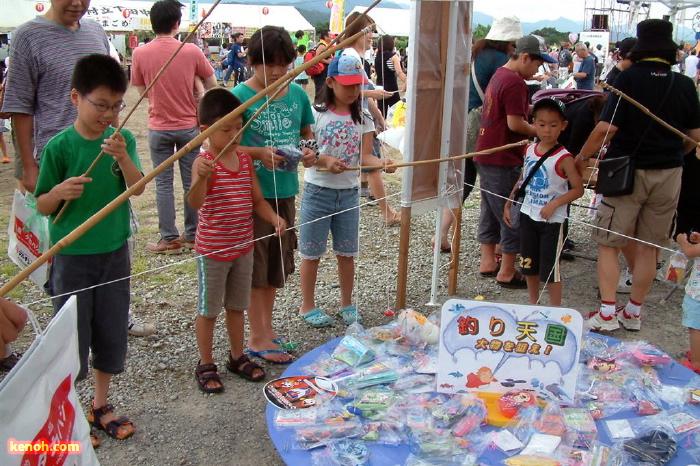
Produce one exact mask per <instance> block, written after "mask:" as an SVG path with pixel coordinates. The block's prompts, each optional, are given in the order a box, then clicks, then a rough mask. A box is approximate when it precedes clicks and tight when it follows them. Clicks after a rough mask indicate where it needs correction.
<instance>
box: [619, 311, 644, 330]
mask: <svg viewBox="0 0 700 466" xmlns="http://www.w3.org/2000/svg"><path fill="white" fill-rule="evenodd" d="M617 320H618V321H619V322H620V324H622V326H623V327H625V330H627V331H628V332H639V330H640V329H641V328H642V316H641V315H639V316H635V315H630V314H627V311H626V310H625V308H624V306H621V307H618V308H617Z"/></svg>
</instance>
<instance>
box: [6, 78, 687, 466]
mask: <svg viewBox="0 0 700 466" xmlns="http://www.w3.org/2000/svg"><path fill="white" fill-rule="evenodd" d="M310 89H311V88H310ZM135 100H136V97H135V92H134V91H133V90H130V91H129V94H128V96H127V101H128V102H130V103H131V102H134V101H135ZM127 127H128V128H129V129H131V130H132V131H133V132H134V134H135V136H136V137H137V140H138V147H139V149H140V154H141V159H142V164H143V166H144V169H145V170H150V168H151V162H150V160H149V155H148V149H147V147H148V145H147V139H146V136H147V133H146V110H145V106H144V107H143V108H140V109H138V110H137V112H135V114H134V117H133V121H132V122H130V123H129V124H128V125H127ZM10 153H11V155H13V151H12V149H11V148H10ZM0 179H1V180H2V182H1V183H0V186H1V188H0V189H1V192H2V198H1V200H0V202H2V204H3V205H2V208H1V209H0V224H2V225H6V224H7V222H8V218H9V211H10V206H11V202H12V189H13V188H14V181H13V179H12V171H11V165H2V166H0ZM176 179H178V177H177V176H176ZM385 180H387V181H388V191H389V193H398V192H399V191H400V181H399V180H400V174H398V175H386V176H385ZM478 202H479V201H478V195H472V197H470V198H469V200H468V201H467V203H466V206H465V209H464V211H463V222H462V250H461V254H460V273H459V286H458V290H457V295H456V297H458V298H464V299H472V298H474V297H475V296H477V295H482V296H484V297H485V299H486V300H489V301H496V302H518V303H526V302H527V292H526V291H513V290H505V289H502V288H500V287H499V286H498V285H497V284H496V283H495V281H494V280H493V279H483V278H480V277H479V276H478V274H477V273H476V271H477V270H476V269H477V266H478V260H479V247H478V244H477V243H476V241H475V240H474V237H475V226H476V222H477V219H478V212H479V209H478ZM580 203H581V204H585V201H583V200H581V201H580ZM391 204H392V205H393V206H394V207H395V208H396V207H398V204H399V201H398V196H395V197H393V198H392V200H391ZM134 206H135V209H136V211H137V213H138V215H139V218H140V222H141V231H140V233H139V235H138V237H137V252H136V257H135V260H134V264H133V273H135V274H136V273H141V275H139V276H137V277H135V278H134V279H133V280H132V297H133V308H134V309H135V312H136V315H137V316H138V317H139V318H140V319H142V320H145V321H149V322H153V323H154V324H155V325H156V326H157V328H158V333H157V334H156V335H152V336H150V337H146V338H136V337H129V352H128V356H127V370H126V372H125V373H124V374H121V375H119V376H117V377H115V378H114V379H113V383H112V386H111V401H112V402H113V403H114V404H115V405H116V406H117V409H118V413H119V414H124V415H127V416H129V417H131V419H132V420H133V421H134V423H135V425H136V427H137V429H138V430H137V432H136V434H135V435H134V436H133V437H132V438H131V439H129V440H126V441H116V440H112V439H109V438H106V436H104V435H102V436H101V439H102V446H101V447H100V448H99V449H98V450H97V456H98V458H99V460H100V462H101V463H102V464H104V465H117V464H143V465H162V464H168V465H169V464H174V465H197V464H211V463H222V464H236V465H256V466H260V465H261V464H264V465H278V464H283V463H282V461H281V459H280V457H279V455H278V454H277V452H276V450H275V448H274V446H273V444H272V443H271V441H270V439H269V436H268V434H267V426H266V422H265V408H266V401H265V399H264V397H263V393H262V384H260V383H257V384H256V383H252V382H248V381H245V380H243V379H241V378H240V377H238V376H235V375H233V374H230V373H228V372H227V371H226V370H225V368H224V361H225V357H226V350H227V337H226V334H225V329H224V325H223V322H220V323H219V324H217V329H216V333H215V345H214V348H215V357H216V359H217V362H218V363H219V366H220V368H222V369H223V370H222V371H221V374H222V379H223V383H224V385H225V387H226V389H225V391H224V393H223V394H220V395H205V394H203V393H202V392H200V391H199V390H198V389H197V385H196V382H195V380H194V376H193V370H194V365H195V364H196V362H197V359H198V356H197V347H196V343H195V338H194V327H193V322H194V308H195V306H196V294H197V292H196V290H197V276H196V266H195V263H194V261H193V260H192V257H191V256H190V255H185V254H183V255H180V256H167V257H166V256H154V255H148V254H146V253H145V245H146V243H147V242H151V241H154V240H155V239H157V214H156V207H155V187H154V186H153V184H151V185H149V186H148V188H147V190H146V192H145V193H144V195H142V196H141V197H139V198H137V199H136V200H135V201H134ZM574 216H575V218H577V219H579V220H581V221H585V220H586V218H585V216H584V215H583V213H582V209H574ZM434 228H435V216H434V215H432V214H427V215H423V216H420V217H415V218H413V219H412V224H411V246H410V253H409V277H408V287H407V288H408V297H407V302H408V305H409V307H412V308H414V309H416V310H419V311H421V312H424V313H426V314H430V313H432V312H434V311H437V310H438V308H437V307H432V306H427V305H426V304H425V303H427V302H428V301H429V299H430V279H431V278H430V277H431V268H432V252H431V247H430V237H431V235H432V233H433V231H434ZM3 230H4V228H3ZM571 235H572V238H574V239H575V240H576V241H577V244H578V248H577V251H578V253H579V254H581V255H584V256H588V257H594V256H595V252H596V248H595V246H594V244H593V243H592V241H591V240H590V239H588V229H587V228H586V227H585V225H582V224H580V223H574V224H573V226H572V228H571ZM360 238H361V256H360V258H359V260H358V263H357V274H356V290H355V303H356V304H357V305H358V308H359V309H360V312H361V313H362V314H363V316H364V318H365V325H366V326H368V327H372V326H375V325H382V324H385V323H387V322H388V321H389V320H390V319H391V318H390V317H386V316H384V315H383V311H385V310H387V309H394V301H395V290H396V272H397V258H398V240H399V229H398V228H385V227H384V225H383V223H382V221H381V215H380V212H379V209H378V208H377V207H369V206H368V207H363V209H362V212H361V229H360ZM6 246H7V234H6V233H5V232H4V231H3V233H2V236H0V248H2V250H3V251H5V250H6ZM440 259H441V271H440V289H439V296H438V299H437V302H438V303H442V302H444V301H445V300H446V299H448V298H449V297H448V296H447V274H448V269H449V260H450V258H449V257H448V255H444V254H443V255H441V257H440ZM297 265H298V264H297ZM15 274H16V268H15V266H14V265H13V264H12V263H11V262H10V261H9V259H7V257H6V255H4V254H3V257H2V258H0V282H3V283H4V282H6V281H8V280H9V279H10V278H11V277H12V276H14V275H15ZM595 274H596V269H595V263H594V262H593V261H591V260H587V259H583V258H578V259H576V260H575V261H573V262H565V263H564V265H563V276H564V305H565V306H566V307H571V308H573V309H576V310H578V311H579V312H582V313H586V311H587V310H590V309H594V308H596V306H597V303H598V301H597V299H598V298H597V290H596V286H597V282H596V275H595ZM668 290H669V288H668V287H667V286H665V285H662V284H659V283H655V284H654V286H653V288H652V290H651V293H650V295H649V297H648V299H647V305H646V306H645V310H644V325H643V328H642V331H641V332H639V333H638V334H631V333H627V332H626V331H625V330H619V331H618V332H617V333H616V334H615V335H614V336H616V337H618V338H622V339H639V340H646V341H651V342H654V343H656V344H658V345H660V346H661V347H662V348H664V349H665V350H666V351H667V352H669V353H670V354H672V355H675V354H677V353H679V352H680V351H681V350H684V349H685V348H686V344H687V343H686V342H687V337H686V333H685V329H684V328H682V327H681V326H680V319H681V312H680V303H681V299H682V295H683V293H682V292H676V293H675V294H674V295H673V297H672V298H671V299H669V300H668V303H667V304H666V305H664V306H662V305H659V304H657V303H658V302H659V300H660V299H661V298H662V297H663V296H664V295H665V294H666V293H667V292H668ZM8 297H10V298H11V299H13V300H14V301H16V302H18V303H22V304H27V303H33V302H35V301H37V300H40V299H42V298H44V296H43V294H42V293H41V292H40V290H38V288H37V287H36V286H34V285H33V284H32V283H30V282H25V283H22V284H21V285H20V286H18V287H17V288H16V289H15V290H13V291H12V292H11V293H10V294H9V295H8ZM618 299H619V300H620V302H621V303H624V302H625V301H624V299H625V297H624V296H620V297H618ZM545 300H546V297H545ZM300 301H301V298H300V291H299V284H298V275H297V274H294V275H292V277H291V278H290V280H289V281H288V283H287V287H286V288H285V289H284V290H282V291H281V292H280V293H279V298H278V300H277V302H276V307H275V313H274V316H275V328H276V330H277V331H278V332H279V333H280V334H281V335H286V336H287V337H288V338H289V339H290V340H291V341H293V342H297V343H299V344H300V346H299V349H298V351H297V354H299V355H300V354H303V353H305V352H307V351H309V350H311V349H313V348H315V347H317V346H318V345H320V344H322V343H324V342H326V341H328V340H330V339H332V338H335V337H337V336H340V335H342V334H343V333H344V332H345V328H346V327H345V326H344V325H343V324H342V321H341V320H340V319H339V318H336V325H334V326H332V327H328V328H325V329H312V328H310V327H308V326H307V325H306V324H304V323H303V322H302V321H301V320H300V319H299V318H298V317H297V312H298V307H299V304H300ZM317 301H318V304H319V305H321V306H323V307H324V308H325V309H327V310H333V309H339V285H338V281H337V274H336V267H335V260H334V259H333V258H332V257H331V256H327V257H324V259H323V260H322V262H321V268H320V271H319V280H318V285H317ZM30 308H31V309H32V311H34V312H35V313H36V314H37V317H38V318H39V321H40V322H41V323H42V324H43V325H46V324H47V322H48V321H49V319H50V316H51V307H50V305H49V303H48V302H47V301H44V302H42V303H38V304H34V305H32V306H31V307H30ZM31 340H32V335H31V332H30V331H25V332H24V333H23V335H22V336H21V338H20V340H19V341H18V342H17V343H16V344H15V345H14V349H15V350H16V351H20V352H21V351H22V350H23V349H24V348H26V347H27V346H28V345H29V344H30V343H31ZM285 367H286V366H276V365H272V364H266V365H265V369H266V371H267V380H271V379H273V378H276V377H277V376H279V375H280V374H281V373H282V372H283V371H284V369H285ZM77 388H78V392H79V394H80V399H81V401H82V403H83V406H84V407H87V406H89V400H90V397H91V393H92V389H91V388H92V380H91V376H89V377H88V379H87V380H86V381H85V382H82V383H80V384H79V385H78V387H77Z"/></svg>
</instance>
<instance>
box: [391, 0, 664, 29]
mask: <svg viewBox="0 0 700 466" xmlns="http://www.w3.org/2000/svg"><path fill="white" fill-rule="evenodd" d="M394 1H396V2H397V3H406V4H408V3H409V2H410V0H394ZM603 4H608V1H605V0H589V1H588V7H589V8H593V7H597V8H602V6H603ZM585 8H586V0H474V11H478V12H481V13H485V14H487V15H490V16H493V17H496V18H498V17H502V16H509V15H515V16H517V17H518V18H519V19H520V21H523V22H526V23H534V22H537V21H541V20H548V19H549V20H554V19H558V18H560V17H564V18H567V19H571V20H574V21H582V20H583V18H584V16H586V17H589V18H590V12H589V14H587V15H586V14H585ZM666 11H667V9H666V8H665V7H664V6H663V5H661V4H660V3H655V4H653V5H652V16H653V17H656V18H660V17H661V15H663V14H665V13H666Z"/></svg>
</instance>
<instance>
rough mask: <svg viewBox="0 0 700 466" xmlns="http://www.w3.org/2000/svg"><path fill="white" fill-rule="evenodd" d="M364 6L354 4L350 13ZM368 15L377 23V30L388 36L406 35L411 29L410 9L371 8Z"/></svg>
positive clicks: (361, 10) (364, 8)
mask: <svg viewBox="0 0 700 466" xmlns="http://www.w3.org/2000/svg"><path fill="white" fill-rule="evenodd" d="M366 9H367V8H366V7H361V6H356V7H355V8H353V10H352V11H351V12H350V13H354V12H359V13H362V12H363V11H365V10H366ZM369 16H370V17H371V18H372V19H373V20H374V23H375V24H376V25H377V32H379V33H380V34H389V35H390V36H405V37H408V35H409V32H410V30H411V28H410V26H411V10H402V9H400V8H372V11H370V12H369Z"/></svg>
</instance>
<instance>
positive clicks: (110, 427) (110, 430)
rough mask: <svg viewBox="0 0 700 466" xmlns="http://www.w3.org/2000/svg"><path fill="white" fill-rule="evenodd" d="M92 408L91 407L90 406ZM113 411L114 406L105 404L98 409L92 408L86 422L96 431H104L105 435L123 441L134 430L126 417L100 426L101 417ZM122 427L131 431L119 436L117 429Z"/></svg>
mask: <svg viewBox="0 0 700 466" xmlns="http://www.w3.org/2000/svg"><path fill="white" fill-rule="evenodd" d="M91 407H92V405H91ZM112 411H114V405H112V404H110V403H107V404H106V405H104V406H100V407H99V408H94V407H92V412H90V414H89V415H88V422H89V423H90V425H91V426H93V427H94V428H95V429H97V430H104V431H105V433H106V434H107V435H109V436H110V437H112V438H113V439H117V440H125V439H128V438H129V437H131V436H132V435H134V432H136V428H135V427H134V423H133V422H131V421H130V420H129V418H128V417H120V418H118V419H114V420H111V421H109V422H108V423H107V424H105V425H102V416H104V415H105V414H107V413H111V412H112ZM123 426H131V430H130V431H129V432H127V433H126V434H120V433H119V428H120V427H123ZM98 440H99V439H98Z"/></svg>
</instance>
